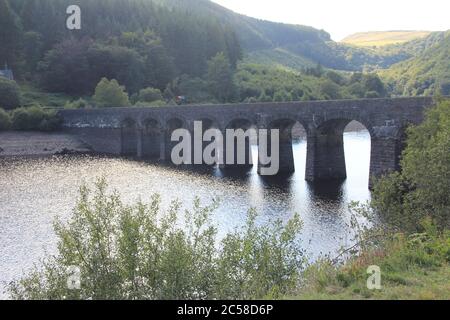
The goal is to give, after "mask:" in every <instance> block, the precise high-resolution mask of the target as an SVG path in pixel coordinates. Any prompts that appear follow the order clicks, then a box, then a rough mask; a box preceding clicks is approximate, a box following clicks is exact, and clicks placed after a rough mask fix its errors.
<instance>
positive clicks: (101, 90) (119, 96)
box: [93, 78, 130, 108]
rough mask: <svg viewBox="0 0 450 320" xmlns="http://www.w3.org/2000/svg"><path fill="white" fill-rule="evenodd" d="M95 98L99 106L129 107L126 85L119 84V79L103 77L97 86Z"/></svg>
mask: <svg viewBox="0 0 450 320" xmlns="http://www.w3.org/2000/svg"><path fill="white" fill-rule="evenodd" d="M93 100H94V102H95V105H96V106H97V107H110V108H114V107H128V106H130V101H129V99H128V94H127V93H126V91H125V87H123V86H121V85H119V83H118V82H117V80H115V79H112V80H111V81H110V80H108V79H106V78H103V79H102V80H100V82H99V83H98V85H97V87H96V88H95V94H94V96H93Z"/></svg>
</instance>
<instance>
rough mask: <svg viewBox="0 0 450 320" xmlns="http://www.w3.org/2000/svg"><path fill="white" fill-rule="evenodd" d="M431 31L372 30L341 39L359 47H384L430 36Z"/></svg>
mask: <svg viewBox="0 0 450 320" xmlns="http://www.w3.org/2000/svg"><path fill="white" fill-rule="evenodd" d="M430 34H431V32H429V31H372V32H359V33H355V34H352V35H350V36H348V37H346V38H345V39H343V40H342V41H341V43H345V44H350V45H354V46H358V47H382V46H386V45H391V44H399V43H405V42H409V41H412V40H416V39H422V38H425V37H427V36H429V35H430Z"/></svg>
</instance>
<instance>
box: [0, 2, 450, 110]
mask: <svg viewBox="0 0 450 320" xmlns="http://www.w3.org/2000/svg"><path fill="white" fill-rule="evenodd" d="M73 4H77V5H79V6H80V7H81V8H82V28H81V30H72V31H70V30H68V29H67V28H66V19H67V17H68V15H67V14H66V9H67V7H68V6H69V5H73ZM0 41H1V43H2V46H1V47H0V62H1V63H2V64H3V62H5V63H7V64H8V66H9V67H10V68H11V69H12V70H13V71H14V75H15V80H16V82H17V83H18V85H17V84H16V83H11V81H6V80H5V79H3V78H0V92H1V93H2V100H1V101H0V107H2V108H5V109H12V108H15V107H18V106H21V105H22V106H29V105H34V104H40V105H43V106H56V107H61V106H63V105H66V106H67V107H85V106H95V105H96V104H97V103H98V105H115V104H117V103H116V102H117V101H111V100H106V101H96V99H94V96H97V97H100V96H104V97H107V96H108V95H107V94H102V93H101V92H100V93H98V92H97V89H100V90H104V91H108V90H109V92H111V90H114V89H117V92H116V93H117V94H118V95H119V96H121V95H123V96H121V98H120V99H119V101H122V102H123V101H125V102H126V105H152V106H161V105H165V104H175V103H178V104H179V103H217V102H258V101H263V102H268V101H292V100H319V99H342V98H378V97H385V96H388V95H391V94H392V95H421V94H434V93H443V94H448V82H449V81H450V80H449V75H450V72H449V70H448V64H447V61H448V42H449V37H448V34H447V36H446V35H445V33H442V32H441V33H439V32H438V33H432V34H431V35H430V36H428V37H426V38H423V39H417V40H414V41H410V42H407V43H404V44H401V45H390V46H385V47H381V48H358V47H355V46H350V45H346V44H341V43H336V42H334V41H332V40H331V38H330V35H329V34H328V33H327V32H325V31H323V30H317V29H314V28H311V27H307V26H300V25H288V24H282V23H273V22H269V21H263V20H258V19H254V18H250V17H246V16H243V15H240V14H236V13H234V12H232V11H230V10H228V9H225V8H223V7H221V6H219V5H217V4H215V3H213V2H211V1H208V0H77V1H73V0H70V1H69V0H34V1H25V0H0ZM396 63H399V64H396ZM392 65H393V66H392ZM391 66H392V67H391ZM387 67H391V69H389V71H386V72H378V70H380V69H381V68H387ZM378 74H379V75H378ZM416 74H417V77H416ZM379 76H380V77H381V78H382V80H383V81H385V83H386V84H384V83H383V82H382V81H381V80H380V78H379ZM104 78H105V79H107V80H115V82H105V81H103V80H102V79H104ZM102 81H103V82H102ZM100 83H102V86H101V88H98V85H99V84H100ZM108 86H110V87H108ZM119 91H120V92H119ZM149 92H151V93H152V94H148V93H149ZM97 93H98V94H97ZM180 97H181V98H182V100H180ZM79 98H83V100H79Z"/></svg>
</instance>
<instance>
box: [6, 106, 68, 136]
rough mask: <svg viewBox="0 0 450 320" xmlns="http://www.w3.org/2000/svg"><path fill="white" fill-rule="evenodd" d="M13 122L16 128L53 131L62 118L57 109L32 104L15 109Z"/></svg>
mask: <svg viewBox="0 0 450 320" xmlns="http://www.w3.org/2000/svg"><path fill="white" fill-rule="evenodd" d="M11 122H12V128H13V129H15V130H39V131H53V130H57V129H58V128H59V126H60V124H61V119H60V118H59V117H58V115H57V114H56V112H55V111H52V110H45V109H43V108H42V107H39V106H32V107H28V108H18V109H15V110H13V111H12V113H11Z"/></svg>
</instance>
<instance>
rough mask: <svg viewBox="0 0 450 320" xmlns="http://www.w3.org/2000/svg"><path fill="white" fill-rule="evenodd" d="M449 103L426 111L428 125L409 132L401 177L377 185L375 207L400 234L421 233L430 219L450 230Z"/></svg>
mask: <svg viewBox="0 0 450 320" xmlns="http://www.w3.org/2000/svg"><path fill="white" fill-rule="evenodd" d="M449 150H450V100H443V101H440V102H438V103H437V106H436V107H434V108H433V109H430V110H429V111H427V115H426V119H425V121H424V122H423V123H422V124H421V125H419V126H416V127H411V128H410V129H409V130H408V139H407V147H406V149H405V151H404V153H403V157H402V161H401V167H402V171H401V173H394V174H391V175H389V176H387V177H385V178H383V179H381V180H380V181H378V182H377V183H376V184H375V188H374V196H373V207H374V208H375V210H376V211H377V212H378V213H379V214H380V215H381V216H382V217H383V218H384V220H385V221H387V222H388V223H389V224H391V225H393V226H394V227H396V228H398V229H401V230H404V229H406V230H412V231H417V230H421V228H422V226H421V222H422V221H423V219H424V218H425V217H430V218H432V220H433V221H434V222H435V223H436V225H437V226H439V227H441V228H448V227H450V197H449V194H450V152H449Z"/></svg>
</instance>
